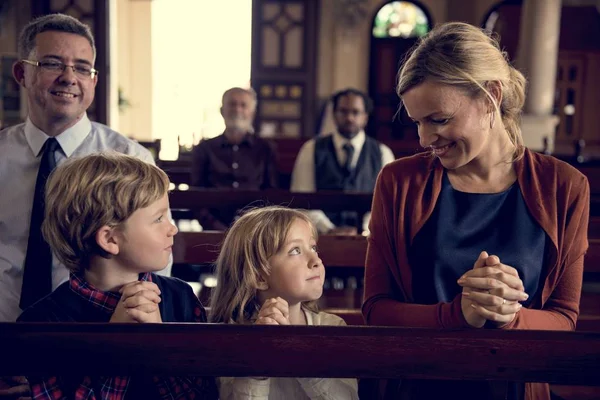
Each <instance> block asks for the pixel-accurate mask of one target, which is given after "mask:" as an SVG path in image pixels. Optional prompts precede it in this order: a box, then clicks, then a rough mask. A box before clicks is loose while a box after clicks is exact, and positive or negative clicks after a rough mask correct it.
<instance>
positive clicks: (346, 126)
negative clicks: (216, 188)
mask: <svg viewBox="0 0 600 400" xmlns="http://www.w3.org/2000/svg"><path fill="white" fill-rule="evenodd" d="M331 101H332V103H333V117H334V122H335V125H336V128H337V129H336V130H335V131H334V132H333V133H332V134H331V135H326V136H323V137H317V138H314V139H311V140H309V141H307V142H306V143H305V144H304V145H303V146H302V148H301V149H300V152H299V153H298V157H296V163H295V165H294V171H293V172H292V183H291V187H290V190H291V191H292V192H316V191H318V190H345V191H356V192H366V193H372V192H373V188H374V187H375V181H376V180H377V175H378V174H379V171H380V170H381V168H382V167H383V166H384V165H385V164H387V163H389V162H391V161H394V154H393V153H392V150H390V148H389V147H388V146H386V145H384V144H383V143H379V142H378V141H377V140H375V139H373V138H371V137H369V136H367V135H366V134H365V131H364V128H365V126H366V125H367V121H368V119H369V114H370V113H371V111H372V109H373V103H372V101H371V99H370V98H369V97H368V96H367V95H366V94H365V93H363V92H361V91H360V90H357V89H353V88H349V89H345V90H342V91H339V92H337V93H335V94H334V95H333V96H332V100H331ZM316 171H318V174H317V173H316ZM309 215H310V217H311V219H312V220H313V223H314V224H315V226H316V227H317V230H318V231H319V232H321V233H330V234H356V232H357V227H358V226H362V229H363V231H367V228H368V221H369V217H370V213H369V214H367V215H366V216H365V218H364V220H363V221H357V215H356V213H353V212H347V211H341V212H336V213H323V212H322V211H320V210H312V211H309Z"/></svg>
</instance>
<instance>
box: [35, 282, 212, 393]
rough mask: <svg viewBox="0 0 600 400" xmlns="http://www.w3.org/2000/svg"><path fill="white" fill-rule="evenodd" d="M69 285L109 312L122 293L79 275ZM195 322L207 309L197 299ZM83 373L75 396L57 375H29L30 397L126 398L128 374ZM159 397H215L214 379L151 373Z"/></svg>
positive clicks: (80, 294)
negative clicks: (99, 285)
mask: <svg viewBox="0 0 600 400" xmlns="http://www.w3.org/2000/svg"><path fill="white" fill-rule="evenodd" d="M139 280H140V281H147V282H152V274H150V273H146V274H141V275H140V279H139ZM69 287H70V289H71V290H72V291H73V292H75V293H76V294H77V295H78V296H80V297H83V298H84V299H86V300H87V301H89V302H90V303H91V304H92V305H93V306H94V307H97V308H99V309H100V310H103V311H104V312H106V313H107V314H108V315H112V313H113V312H114V311H115V308H116V307H117V304H118V303H119V301H120V300H121V294H120V293H115V292H104V291H101V290H98V289H96V288H95V287H93V286H92V285H90V284H89V283H88V282H86V281H85V280H84V279H82V278H81V277H80V276H78V275H76V274H71V275H70V277H69ZM194 319H195V322H206V312H205V310H204V307H202V304H201V303H200V301H199V300H198V302H197V304H196V307H195V308H194ZM94 380H95V381H96V382H93V381H92V378H91V377H89V376H86V377H84V378H83V380H82V382H81V383H80V384H79V386H78V387H77V389H76V390H75V393H74V396H73V397H71V396H70V394H69V393H64V392H63V389H62V388H61V379H60V377H55V376H53V377H43V378H42V377H40V378H37V377H29V384H30V386H31V397H32V398H33V399H48V400H63V399H69V400H70V399H75V400H101V399H102V400H122V399H124V398H125V394H126V393H127V388H128V386H129V382H130V378H129V377H127V376H112V377H98V378H95V379H94ZM152 380H153V382H154V384H155V385H156V390H157V393H158V395H159V396H160V398H161V399H218V397H219V395H218V391H217V387H216V383H215V380H214V379H212V378H202V377H159V376H154V377H152Z"/></svg>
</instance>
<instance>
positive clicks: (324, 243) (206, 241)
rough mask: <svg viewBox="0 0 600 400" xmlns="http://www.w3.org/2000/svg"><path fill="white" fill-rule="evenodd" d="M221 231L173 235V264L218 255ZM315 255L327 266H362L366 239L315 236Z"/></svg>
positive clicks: (208, 259)
mask: <svg viewBox="0 0 600 400" xmlns="http://www.w3.org/2000/svg"><path fill="white" fill-rule="evenodd" d="M223 238H224V234H223V232H218V231H205V232H180V233H178V234H177V235H175V238H174V239H175V242H174V244H173V263H175V264H178V263H181V264H205V263H212V262H214V261H215V260H216V259H217V256H218V255H219V248H220V245H221V242H222V241H223ZM318 247H319V256H320V257H321V259H322V260H323V264H325V266H326V267H329V268H332V267H333V268H335V267H357V268H364V265H365V258H366V255H367V239H366V238H365V237H364V236H358V235H356V236H340V235H321V236H319V242H318Z"/></svg>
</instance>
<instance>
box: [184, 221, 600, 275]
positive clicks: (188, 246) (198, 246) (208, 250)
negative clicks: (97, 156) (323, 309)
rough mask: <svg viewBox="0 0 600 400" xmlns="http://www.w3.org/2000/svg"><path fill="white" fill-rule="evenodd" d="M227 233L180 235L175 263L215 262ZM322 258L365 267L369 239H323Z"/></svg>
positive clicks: (599, 243) (594, 267)
mask: <svg viewBox="0 0 600 400" xmlns="http://www.w3.org/2000/svg"><path fill="white" fill-rule="evenodd" d="M223 235H224V233H223V232H219V231H205V232H180V233H178V234H177V235H176V236H175V243H174V245H173V262H175V263H187V264H203V263H211V262H214V261H215V260H216V258H217V256H218V254H219V246H220V244H221V242H222V240H223V237H224V236H223ZM589 244H590V247H589V249H588V252H587V254H586V259H585V272H586V273H599V272H600V238H598V239H589ZM318 246H319V255H320V256H321V259H322V260H323V264H325V266H326V267H358V268H363V267H364V261H365V258H366V254H367V239H366V237H364V236H359V235H355V236H340V235H321V236H319V243H318Z"/></svg>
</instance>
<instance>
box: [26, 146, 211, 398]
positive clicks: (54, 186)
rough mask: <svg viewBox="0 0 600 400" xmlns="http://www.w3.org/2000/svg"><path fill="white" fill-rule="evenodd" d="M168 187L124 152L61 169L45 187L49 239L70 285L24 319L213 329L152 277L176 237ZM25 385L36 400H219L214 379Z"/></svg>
mask: <svg viewBox="0 0 600 400" xmlns="http://www.w3.org/2000/svg"><path fill="white" fill-rule="evenodd" d="M168 186H169V180H168V178H167V176H166V174H165V173H164V172H163V171H162V170H160V169H159V168H157V167H156V166H153V165H150V164H148V163H145V162H143V161H140V160H138V159H136V158H134V157H131V156H127V155H123V154H118V153H103V154H101V153H98V154H92V155H88V156H85V157H82V158H76V159H72V160H68V161H66V162H64V163H63V164H61V165H60V166H59V167H57V168H56V170H55V171H54V172H53V173H52V175H51V176H50V178H49V180H48V184H47V187H46V204H47V206H46V214H45V219H44V223H43V225H42V231H43V235H44V237H45V239H46V240H47V241H48V243H49V244H50V247H51V248H52V250H53V252H54V254H55V255H56V256H57V257H58V259H59V260H60V261H61V262H62V263H64V265H65V266H66V267H67V268H68V269H69V271H70V277H69V281H68V282H65V283H64V284H62V285H61V286H59V287H58V288H57V289H56V290H55V291H54V292H53V293H52V294H50V295H48V296H47V297H45V298H43V299H42V300H40V301H38V302H37V303H35V304H34V305H33V306H31V307H29V308H28V309H26V310H25V311H24V312H23V314H21V316H20V317H19V321H21V322H38V321H39V322H46V321H48V322H109V323H113V322H120V323H161V322H206V313H205V310H204V308H203V307H202V304H200V302H199V301H198V298H197V297H196V296H195V295H194V293H193V291H192V289H191V288H190V287H189V286H188V285H187V284H186V283H185V282H183V281H181V280H179V279H176V278H169V277H162V276H159V275H155V274H154V272H156V271H159V270H161V269H162V268H163V267H164V266H165V265H166V264H167V262H168V260H169V257H170V255H171V248H172V245H173V236H174V235H175V234H176V233H177V228H176V227H175V226H174V225H173V224H172V223H171V221H170V220H169V218H168V210H169V199H168V196H167V189H168ZM84 357H85V355H84ZM28 379H29V383H30V385H31V392H32V393H31V394H32V397H33V398H36V399H40V398H41V399H46V398H47V399H55V398H63V396H66V397H67V398H75V399H84V398H85V399H88V398H111V399H120V398H122V397H123V396H125V394H127V398H157V397H164V396H167V397H168V395H169V394H172V395H173V396H176V397H177V398H215V399H216V398H217V393H216V385H215V383H214V379H212V378H209V379H203V378H191V377H160V378H159V377H153V378H150V377H149V378H148V379H147V381H144V379H142V378H131V377H123V376H119V377H102V378H99V377H94V378H91V377H87V376H85V377H83V376H82V377H78V378H73V377H69V378H67V377H28ZM181 393H185V396H183V397H181ZM173 398H175V397H173Z"/></svg>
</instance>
